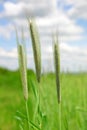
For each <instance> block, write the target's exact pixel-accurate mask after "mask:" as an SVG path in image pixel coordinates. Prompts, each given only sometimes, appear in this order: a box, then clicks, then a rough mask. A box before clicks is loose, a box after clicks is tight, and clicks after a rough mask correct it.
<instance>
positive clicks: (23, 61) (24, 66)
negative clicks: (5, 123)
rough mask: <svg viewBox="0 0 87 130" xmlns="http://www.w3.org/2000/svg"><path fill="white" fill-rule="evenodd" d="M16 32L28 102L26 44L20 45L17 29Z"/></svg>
mask: <svg viewBox="0 0 87 130" xmlns="http://www.w3.org/2000/svg"><path fill="white" fill-rule="evenodd" d="M15 31H16V41H17V48H18V59H19V69H20V74H21V81H22V86H23V94H24V98H25V100H28V85H27V64H26V54H25V48H24V44H22V45H21V44H19V40H18V34H17V29H16V28H15ZM22 42H24V35H23V31H22Z"/></svg>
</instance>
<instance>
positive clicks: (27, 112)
mask: <svg viewBox="0 0 87 130" xmlns="http://www.w3.org/2000/svg"><path fill="white" fill-rule="evenodd" d="M26 114H27V120H28V121H27V124H28V130H30V125H29V122H30V119H29V111H28V101H27V100H26Z"/></svg>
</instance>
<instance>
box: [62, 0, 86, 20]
mask: <svg viewBox="0 0 87 130" xmlns="http://www.w3.org/2000/svg"><path fill="white" fill-rule="evenodd" d="M63 2H64V5H72V8H71V9H70V10H68V15H69V16H71V17H73V18H76V19H77V18H83V19H87V15H86V12H87V0H63Z"/></svg>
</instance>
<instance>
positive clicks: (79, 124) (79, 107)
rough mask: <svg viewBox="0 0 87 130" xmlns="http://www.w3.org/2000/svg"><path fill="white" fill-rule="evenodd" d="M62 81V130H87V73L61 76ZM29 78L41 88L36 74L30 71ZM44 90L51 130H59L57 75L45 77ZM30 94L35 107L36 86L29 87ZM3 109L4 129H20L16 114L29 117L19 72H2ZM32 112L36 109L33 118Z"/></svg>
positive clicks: (0, 96)
mask: <svg viewBox="0 0 87 130" xmlns="http://www.w3.org/2000/svg"><path fill="white" fill-rule="evenodd" d="M60 78H61V87H62V120H61V123H62V130H87V95H86V91H87V87H86V86H87V74H69V73H68V74H61V77H60ZM28 79H31V80H33V83H34V85H35V86H38V84H37V81H36V78H35V74H34V73H33V72H32V71H28ZM28 84H29V83H28ZM41 91H42V92H43V93H42V94H43V96H42V99H44V102H43V103H42V108H43V111H45V112H46V113H45V114H46V115H47V121H48V130H58V120H59V118H58V105H57V104H58V102H57V98H56V97H57V94H56V84H55V75H54V74H52V73H50V74H45V75H43V76H42V79H41ZM84 93H85V94H84ZM29 94H30V100H29V102H28V105H29V107H31V106H32V102H34V101H35V98H34V95H33V90H32V87H30V88H29ZM84 99H85V100H84ZM0 110H1V111H0V129H1V130H19V128H18V124H17V123H19V122H18V121H17V123H16V122H15V115H16V111H17V110H18V111H20V112H22V113H24V114H26V112H25V103H24V99H23V96H22V88H21V82H20V74H19V71H16V72H10V71H7V70H4V69H2V70H0ZM32 112H33V108H32V109H31V110H30V113H31V114H30V116H31V118H32Z"/></svg>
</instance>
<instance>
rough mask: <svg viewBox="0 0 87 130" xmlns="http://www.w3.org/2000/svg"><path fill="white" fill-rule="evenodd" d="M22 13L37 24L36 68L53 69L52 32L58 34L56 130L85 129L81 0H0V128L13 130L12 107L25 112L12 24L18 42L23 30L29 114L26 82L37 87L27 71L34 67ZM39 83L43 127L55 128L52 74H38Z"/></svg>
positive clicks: (86, 33)
mask: <svg viewBox="0 0 87 130" xmlns="http://www.w3.org/2000/svg"><path fill="white" fill-rule="evenodd" d="M26 16H27V18H29V19H30V18H34V19H35V21H36V24H37V27H38V31H39V35H40V43H41V53H42V72H53V71H54V62H53V43H52V40H53V39H52V35H53V34H55V32H58V40H59V47H60V64H61V65H60V66H61V72H62V73H61V77H60V79H61V90H62V91H61V95H62V113H63V114H62V117H61V122H62V127H63V128H62V130H87V94H86V92H87V73H86V72H87V0H0V130H19V126H18V125H19V124H18V121H17V123H16V119H15V115H16V114H17V113H16V111H21V112H23V114H25V115H26V113H25V103H24V98H23V92H22V85H21V80H20V74H19V71H18V56H17V44H16V35H15V29H14V25H15V26H16V28H17V32H18V37H19V41H20V43H21V42H22V36H21V31H22V28H23V30H24V36H25V42H26V47H27V59H28V68H29V69H30V70H28V86H29V100H30V102H29V105H30V106H29V107H30V109H29V110H30V111H29V112H30V114H31V118H32V113H33V109H34V107H35V103H36V100H35V99H34V93H33V91H32V88H31V86H32V85H30V84H29V83H31V82H30V81H33V83H34V86H35V87H38V85H37V81H36V76H35V73H34V71H32V70H31V69H33V70H35V65H34V60H33V50H32V44H31V37H30V33H29V25H28V22H27V18H26ZM11 70H15V71H11ZM63 72H67V73H63ZM29 79H31V80H29ZM40 85H41V90H42V92H43V94H42V93H41V96H43V97H42V98H44V102H45V103H46V104H44V102H42V107H43V110H44V112H45V113H46V114H47V115H46V116H47V119H48V120H47V121H46V123H48V124H49V125H48V126H49V129H48V128H47V129H48V130H58V126H59V124H58V122H59V116H57V115H58V114H59V113H58V102H57V91H56V82H55V75H54V74H53V73H45V74H43V75H42V77H41V83H40ZM32 104H33V105H32ZM32 106H33V107H32ZM44 107H45V108H47V109H45V108H44ZM79 110H80V111H79ZM50 117H53V118H50ZM19 123H20V122H19ZM25 130H26V129H25ZM44 130H45V129H44Z"/></svg>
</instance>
